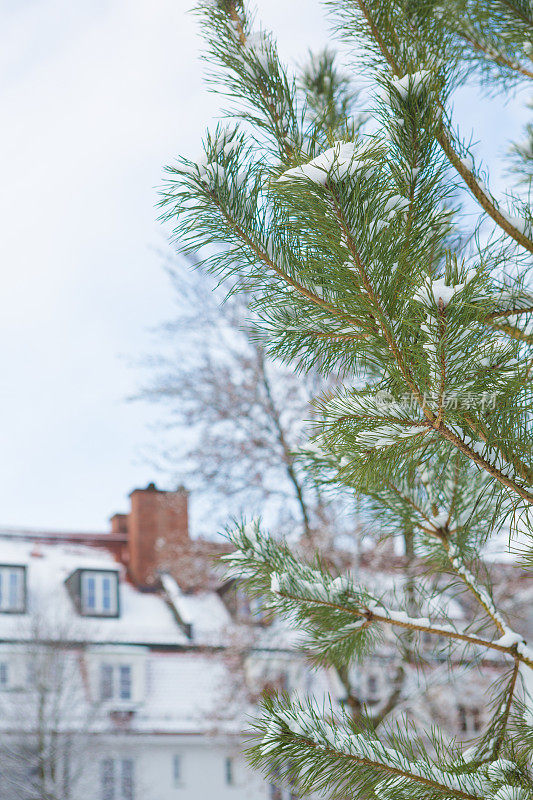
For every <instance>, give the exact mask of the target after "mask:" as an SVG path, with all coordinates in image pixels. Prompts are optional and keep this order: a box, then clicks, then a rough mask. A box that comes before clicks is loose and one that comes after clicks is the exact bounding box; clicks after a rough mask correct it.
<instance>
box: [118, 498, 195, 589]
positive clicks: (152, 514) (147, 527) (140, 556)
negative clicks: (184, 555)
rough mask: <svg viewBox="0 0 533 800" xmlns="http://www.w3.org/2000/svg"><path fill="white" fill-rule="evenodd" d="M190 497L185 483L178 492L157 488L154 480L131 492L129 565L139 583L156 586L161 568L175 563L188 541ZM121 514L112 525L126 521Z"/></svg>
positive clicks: (133, 578) (119, 524) (133, 576)
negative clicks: (144, 486) (144, 487)
mask: <svg viewBox="0 0 533 800" xmlns="http://www.w3.org/2000/svg"><path fill="white" fill-rule="evenodd" d="M188 499H189V496H188V492H187V491H186V490H185V489H183V488H182V487H180V488H179V489H177V490H176V491H175V492H165V491H161V490H160V489H157V488H156V486H155V484H154V483H149V484H148V486H147V487H146V489H134V490H133V492H131V494H130V500H131V511H130V513H129V515H128V520H127V531H128V540H129V565H128V568H129V572H130V575H131V578H132V580H133V581H134V582H135V583H136V584H137V585H138V586H140V587H143V588H150V587H151V586H153V585H154V584H155V583H156V582H157V576H158V570H160V569H167V568H169V567H170V566H171V565H172V564H173V563H175V560H176V556H177V555H179V552H180V550H183V549H184V548H186V547H187V545H188V544H189V541H190V540H189V522H188ZM121 516H122V515H115V517H114V518H113V519H112V525H113V526H116V527H117V528H119V527H122V525H123V522H124V521H123V520H122V519H117V517H119V518H120V517H121Z"/></svg>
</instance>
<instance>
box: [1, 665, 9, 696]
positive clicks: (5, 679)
mask: <svg viewBox="0 0 533 800" xmlns="http://www.w3.org/2000/svg"><path fill="white" fill-rule="evenodd" d="M8 686H9V667H8V665H7V664H6V662H5V661H2V662H0V689H7V687H8Z"/></svg>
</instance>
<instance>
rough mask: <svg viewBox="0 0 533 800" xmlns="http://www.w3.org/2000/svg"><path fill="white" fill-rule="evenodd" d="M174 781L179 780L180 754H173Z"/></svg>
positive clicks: (177, 781)
mask: <svg viewBox="0 0 533 800" xmlns="http://www.w3.org/2000/svg"><path fill="white" fill-rule="evenodd" d="M173 773H174V783H180V782H181V756H177V755H176V756H174V763H173Z"/></svg>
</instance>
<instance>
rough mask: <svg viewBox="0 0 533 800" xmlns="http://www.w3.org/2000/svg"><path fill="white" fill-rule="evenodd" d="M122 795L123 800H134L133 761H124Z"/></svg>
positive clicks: (129, 759)
mask: <svg viewBox="0 0 533 800" xmlns="http://www.w3.org/2000/svg"><path fill="white" fill-rule="evenodd" d="M121 788H122V794H121V800H133V760H132V759H131V758H124V759H122V787H121Z"/></svg>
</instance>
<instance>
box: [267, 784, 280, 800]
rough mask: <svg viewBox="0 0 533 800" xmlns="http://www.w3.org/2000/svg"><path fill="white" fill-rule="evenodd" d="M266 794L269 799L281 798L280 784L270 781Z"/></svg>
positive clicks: (278, 799)
mask: <svg viewBox="0 0 533 800" xmlns="http://www.w3.org/2000/svg"><path fill="white" fill-rule="evenodd" d="M268 796H269V800H282V796H281V786H279V785H278V784H277V783H271V784H270V785H269V792H268Z"/></svg>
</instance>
